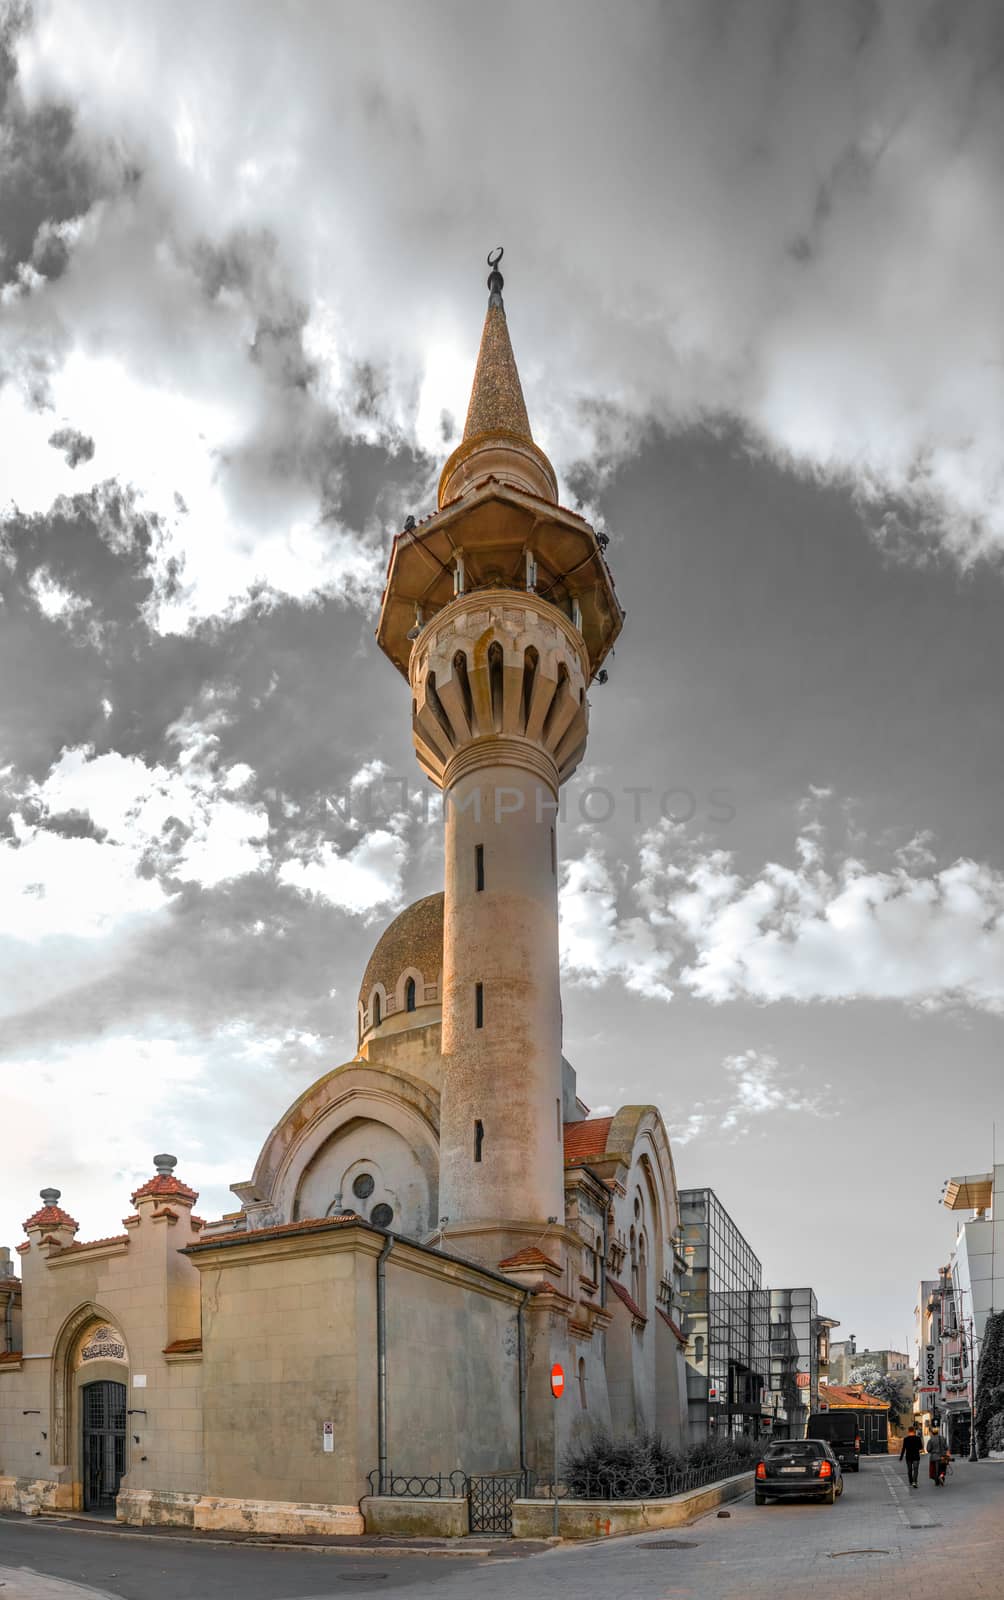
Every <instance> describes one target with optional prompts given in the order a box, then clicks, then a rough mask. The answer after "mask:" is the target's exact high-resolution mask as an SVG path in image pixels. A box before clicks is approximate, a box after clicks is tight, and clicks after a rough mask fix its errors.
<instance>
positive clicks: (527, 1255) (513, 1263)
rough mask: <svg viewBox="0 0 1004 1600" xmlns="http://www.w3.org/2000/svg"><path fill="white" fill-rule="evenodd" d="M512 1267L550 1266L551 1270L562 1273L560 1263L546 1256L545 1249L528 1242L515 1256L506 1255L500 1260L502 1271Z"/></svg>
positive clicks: (500, 1269)
mask: <svg viewBox="0 0 1004 1600" xmlns="http://www.w3.org/2000/svg"><path fill="white" fill-rule="evenodd" d="M510 1267H548V1268H549V1269H550V1271H551V1272H557V1273H558V1274H559V1276H560V1274H561V1268H560V1267H559V1265H558V1263H557V1262H556V1261H552V1260H551V1258H550V1256H546V1255H545V1254H544V1252H543V1250H538V1249H537V1246H536V1245H535V1244H528V1245H526V1246H525V1247H524V1248H523V1249H522V1250H517V1251H516V1254H515V1255H514V1256H506V1259H505V1260H504V1261H500V1262H499V1271H500V1272H507V1271H508V1270H509V1268H510Z"/></svg>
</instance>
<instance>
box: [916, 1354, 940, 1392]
mask: <svg viewBox="0 0 1004 1600" xmlns="http://www.w3.org/2000/svg"><path fill="white" fill-rule="evenodd" d="M921 1379H922V1382H921V1385H920V1387H921V1391H922V1392H924V1391H926V1392H930V1391H931V1390H932V1389H937V1387H938V1348H937V1346H936V1345H933V1344H926V1345H925V1346H924V1360H923V1364H922V1369H921Z"/></svg>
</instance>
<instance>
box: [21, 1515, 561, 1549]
mask: <svg viewBox="0 0 1004 1600" xmlns="http://www.w3.org/2000/svg"><path fill="white" fill-rule="evenodd" d="M5 1522H11V1523H18V1524H20V1525H21V1526H22V1527H36V1528H38V1527H44V1528H48V1529H50V1530H51V1529H54V1528H58V1529H60V1531H61V1532H63V1533H83V1534H90V1536H91V1537H92V1538H98V1539H131V1540H133V1541H136V1540H139V1541H141V1542H142V1541H146V1542H150V1541H155V1542H156V1543H158V1544H187V1545H201V1546H203V1547H206V1546H214V1547H216V1546H221V1547H222V1548H223V1549H233V1550H246V1549H248V1547H249V1546H250V1547H252V1548H254V1549H256V1550H292V1551H297V1550H306V1551H309V1552H311V1553H313V1554H315V1555H336V1556H340V1555H345V1556H396V1555H402V1556H477V1557H484V1556H491V1555H494V1554H496V1553H497V1551H499V1550H510V1549H511V1545H512V1543H513V1542H518V1543H519V1544H521V1545H522V1544H527V1543H530V1542H533V1543H535V1544H539V1545H540V1548H541V1551H543V1550H544V1549H546V1548H547V1547H548V1544H549V1541H546V1540H541V1541H529V1540H519V1541H504V1540H500V1541H499V1544H498V1545H495V1546H492V1545H466V1546H464V1545H463V1541H462V1540H459V1539H458V1540H454V1541H451V1543H450V1544H445V1543H444V1544H441V1545H427V1544H390V1543H384V1544H375V1543H374V1544H353V1545H348V1544H335V1543H332V1542H329V1543H327V1544H319V1543H314V1542H311V1541H310V1540H309V1538H308V1540H307V1541H306V1542H305V1543H303V1544H297V1543H294V1542H293V1541H292V1540H291V1539H290V1538H289V1537H288V1536H285V1535H283V1534H265V1535H257V1534H249V1535H248V1536H247V1537H245V1538H240V1539H228V1538H217V1537H213V1536H207V1535H206V1534H186V1533H153V1532H150V1533H147V1532H143V1531H141V1530H140V1529H138V1528H137V1529H131V1528H126V1527H124V1526H122V1525H121V1524H119V1525H117V1526H109V1527H102V1526H101V1524H100V1522H94V1523H92V1522H83V1521H81V1520H80V1519H79V1518H71V1517H62V1516H46V1515H45V1513H44V1512H43V1513H42V1514H41V1515H40V1516H37V1517H19V1516H10V1515H6V1516H0V1527H2V1526H3V1524H4V1523H5ZM526 1553H527V1554H535V1553H536V1552H535V1551H527V1552H526ZM510 1559H515V1558H513V1557H510Z"/></svg>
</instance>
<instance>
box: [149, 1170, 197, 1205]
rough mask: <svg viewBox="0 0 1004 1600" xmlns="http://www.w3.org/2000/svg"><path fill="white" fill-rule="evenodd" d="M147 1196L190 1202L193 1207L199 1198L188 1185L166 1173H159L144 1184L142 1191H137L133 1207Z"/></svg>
mask: <svg viewBox="0 0 1004 1600" xmlns="http://www.w3.org/2000/svg"><path fill="white" fill-rule="evenodd" d="M147 1195H155V1196H157V1197H158V1198H161V1197H164V1198H169V1199H175V1200H190V1201H191V1202H192V1204H193V1205H194V1204H195V1202H196V1200H197V1199H198V1198H199V1196H198V1194H197V1193H196V1191H195V1190H194V1189H190V1188H189V1187H188V1184H187V1183H182V1181H181V1179H180V1178H176V1177H175V1176H174V1174H173V1173H166V1172H158V1174H157V1176H156V1177H155V1178H151V1179H150V1181H149V1182H148V1183H144V1185H143V1187H142V1189H137V1190H136V1193H135V1194H134V1195H133V1197H132V1203H133V1205H135V1204H136V1201H137V1200H141V1199H144V1198H145V1197H146V1196H147Z"/></svg>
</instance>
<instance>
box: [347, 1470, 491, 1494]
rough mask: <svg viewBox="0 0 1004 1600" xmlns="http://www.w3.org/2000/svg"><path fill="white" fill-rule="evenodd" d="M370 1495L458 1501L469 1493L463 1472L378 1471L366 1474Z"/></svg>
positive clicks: (468, 1485)
mask: <svg viewBox="0 0 1004 1600" xmlns="http://www.w3.org/2000/svg"><path fill="white" fill-rule="evenodd" d="M366 1481H367V1483H368V1484H369V1486H370V1494H371V1495H381V1494H386V1495H398V1496H400V1497H402V1498H404V1499H415V1500H429V1499H435V1500H441V1499H450V1500H461V1499H463V1498H464V1496H465V1495H466V1494H468V1493H469V1492H470V1480H469V1478H468V1476H467V1474H466V1472H429V1473H414V1472H385V1473H383V1474H381V1473H380V1472H378V1471H376V1470H374V1471H373V1472H370V1473H367V1475H366Z"/></svg>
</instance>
